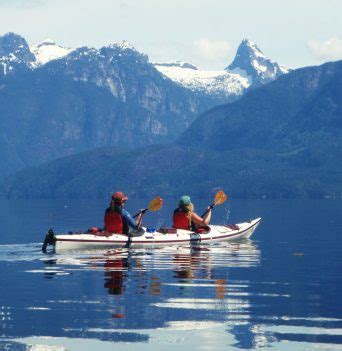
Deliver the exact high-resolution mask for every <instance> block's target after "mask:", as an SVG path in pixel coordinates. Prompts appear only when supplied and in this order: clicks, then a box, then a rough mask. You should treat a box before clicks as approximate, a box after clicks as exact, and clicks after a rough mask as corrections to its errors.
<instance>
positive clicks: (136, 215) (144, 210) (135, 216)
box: [133, 208, 148, 218]
mask: <svg viewBox="0 0 342 351" xmlns="http://www.w3.org/2000/svg"><path fill="white" fill-rule="evenodd" d="M147 211H148V208H145V209H143V210H142V211H139V212H138V213H137V214H135V215H134V216H133V218H137V217H138V216H139V215H140V213H142V214H144V213H146V212H147Z"/></svg>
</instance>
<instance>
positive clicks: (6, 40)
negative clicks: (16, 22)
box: [0, 33, 35, 65]
mask: <svg viewBox="0 0 342 351" xmlns="http://www.w3.org/2000/svg"><path fill="white" fill-rule="evenodd" d="M0 59H2V60H5V59H6V60H7V61H15V62H17V63H24V64H26V65H28V64H30V63H31V62H33V61H35V57H34V55H33V54H32V52H31V51H30V48H29V46H28V44H27V42H26V40H25V39H24V38H23V37H21V36H20V35H18V34H15V33H6V34H5V35H3V36H0Z"/></svg>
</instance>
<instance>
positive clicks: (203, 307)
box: [0, 241, 341, 349]
mask: <svg viewBox="0 0 342 351" xmlns="http://www.w3.org/2000/svg"><path fill="white" fill-rule="evenodd" d="M20 250H21V252H23V255H27V257H28V256H29V253H28V252H27V251H26V250H24V249H20ZM11 257H12V255H11V253H10V252H9V249H8V248H6V252H5V253H4V254H3V255H2V256H1V254H0V261H1V260H3V261H6V262H10V263H15V262H16V261H15V260H14V261H13V262H12V261H10V260H11ZM261 264H262V260H261V251H260V249H259V247H258V245H257V244H256V243H255V242H252V241H244V242H239V243H230V244H217V245H213V246H206V245H199V246H189V247H166V248H158V249H134V250H127V249H116V250H109V251H82V252H70V253H63V254H58V255H56V254H54V255H49V256H41V255H40V256H38V255H36V256H35V255H32V258H31V262H30V263H29V264H27V265H26V266H25V269H23V271H24V273H25V274H26V276H28V275H29V274H31V276H30V278H26V279H27V281H31V280H34V284H36V285H37V289H41V292H38V290H37V289H34V291H33V294H31V295H30V291H29V290H28V291H27V296H25V297H24V298H23V299H21V300H20V301H19V304H18V305H16V306H15V308H13V307H12V306H8V307H6V310H4V311H3V313H4V314H3V317H5V318H6V319H5V322H3V325H2V328H3V335H5V336H6V335H7V336H12V337H14V336H29V335H43V336H47V335H50V336H53V337H56V338H83V339H85V338H87V339H97V340H105V341H111V342H122V341H124V342H128V343H137V344H139V349H140V348H141V346H142V344H140V343H146V342H148V343H154V344H155V345H157V344H158V342H159V343H161V344H158V345H159V346H161V345H162V344H163V342H165V340H166V339H167V340H169V342H170V343H172V344H174V343H176V342H178V341H177V340H179V339H180V338H181V339H182V340H183V341H184V342H185V343H188V345H189V346H190V347H191V341H193V340H196V345H197V348H198V349H201V347H202V346H203V349H204V348H207V349H208V348H209V349H210V348H211V349H219V348H222V349H224V348H226V347H227V345H229V346H230V347H232V346H234V347H235V348H240V349H256V348H264V347H267V346H272V345H275V344H277V343H281V342H282V341H290V342H291V341H292V342H298V341H306V342H308V343H314V342H315V341H314V340H318V342H322V343H329V342H333V343H340V342H341V339H340V338H341V335H340V334H339V332H338V331H337V327H338V326H341V320H336V321H331V320H327V321H325V320H323V319H322V318H318V317H317V316H316V317H315V318H317V320H315V319H314V318H308V319H300V316H297V317H296V318H295V317H294V316H296V314H295V313H296V308H298V306H299V305H298V297H297V298H296V299H293V286H292V285H291V283H290V282H289V281H286V280H282V281H272V280H270V281H269V280H268V277H267V276H260V266H261ZM32 274H35V275H32ZM258 274H259V275H258ZM41 276H44V277H46V278H49V279H41V278H40V279H39V277H41ZM21 279H22V281H23V282H24V281H25V276H21ZM42 281H44V282H45V283H43V282H42ZM43 287H44V289H47V290H46V291H44V289H42V288H43ZM316 288H317V286H315V289H316ZM34 294H36V295H37V296H36V297H35V296H34ZM311 295H313V294H311ZM317 296H319V294H317ZM289 302H291V304H292V305H293V306H292V310H291V311H290V310H289V306H291V304H290V303H289ZM316 302H317V299H316V300H315V303H316ZM8 311H10V312H11V313H10V314H7V313H8ZM290 313H292V314H293V315H294V316H293V315H292V316H290ZM20 314H22V315H25V318H24V317H22V316H21V315H20ZM9 318H10V319H9ZM24 319H27V320H28V321H33V320H34V321H35V323H36V325H38V326H35V324H34V323H32V324H28V323H27V322H26V321H25V320H24ZM47 320H48V321H49V323H50V325H49V327H44V323H46V321H47ZM295 325H298V329H296V328H294V326H295ZM18 326H19V328H18ZM309 326H311V327H315V326H317V327H318V326H319V327H320V331H321V332H322V330H324V329H325V330H326V333H327V334H324V333H323V332H322V333H323V334H322V335H315V334H313V329H308V327H309ZM160 331H163V333H166V334H160ZM16 333H18V334H16ZM317 333H318V331H317ZM329 333H330V335H329ZM160 335H164V336H160ZM204 335H206V337H205V338H204V339H203V340H202V339H201V338H203V337H204ZM164 338H166V339H164ZM199 340H202V341H203V345H199V344H198V342H199ZM329 340H330V341H329ZM40 341H41V340H40ZM197 341H198V342H197ZM0 345H1V344H0ZM101 347H102V346H101ZM156 349H158V347H156Z"/></svg>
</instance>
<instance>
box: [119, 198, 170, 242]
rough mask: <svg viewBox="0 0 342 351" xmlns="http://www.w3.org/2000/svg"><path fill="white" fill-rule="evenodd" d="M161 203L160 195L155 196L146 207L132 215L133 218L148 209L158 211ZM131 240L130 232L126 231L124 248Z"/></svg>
mask: <svg viewBox="0 0 342 351" xmlns="http://www.w3.org/2000/svg"><path fill="white" fill-rule="evenodd" d="M162 205H163V199H162V198H161V197H160V196H157V197H155V198H154V199H153V200H151V201H150V203H149V204H148V206H147V208H145V209H143V210H141V211H139V212H138V213H137V214H136V215H134V216H133V218H136V217H138V216H139V215H140V213H141V214H144V213H146V212H147V211H148V210H150V211H158V210H160V209H161V207H162ZM131 242H132V235H131V233H128V239H127V242H126V245H125V248H130V246H131Z"/></svg>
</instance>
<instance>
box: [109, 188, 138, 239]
mask: <svg viewBox="0 0 342 351" xmlns="http://www.w3.org/2000/svg"><path fill="white" fill-rule="evenodd" d="M127 200H128V197H127V196H126V195H124V193H122V192H121V191H118V192H116V193H115V194H113V195H112V199H111V202H110V206H109V207H108V208H107V209H106V212H105V216H104V230H105V232H106V233H117V234H126V235H128V233H129V230H130V228H132V229H133V230H140V228H141V221H142V213H141V212H140V213H139V215H138V218H137V221H135V220H134V219H133V218H132V216H131V215H130V214H129V213H128V211H126V210H125V209H124V208H123V206H124V204H125V202H126V201H127Z"/></svg>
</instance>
